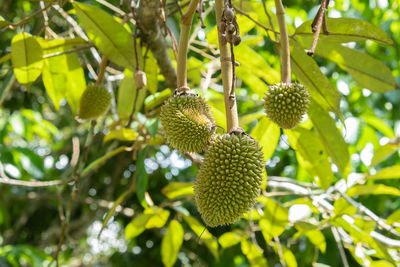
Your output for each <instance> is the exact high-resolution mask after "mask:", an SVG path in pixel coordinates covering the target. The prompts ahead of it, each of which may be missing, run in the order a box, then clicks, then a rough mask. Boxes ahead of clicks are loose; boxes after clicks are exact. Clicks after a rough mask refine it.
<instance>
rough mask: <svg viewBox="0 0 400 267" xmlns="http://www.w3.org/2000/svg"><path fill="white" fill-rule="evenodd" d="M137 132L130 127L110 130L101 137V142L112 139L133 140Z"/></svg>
mask: <svg viewBox="0 0 400 267" xmlns="http://www.w3.org/2000/svg"><path fill="white" fill-rule="evenodd" d="M138 136H139V134H138V133H137V132H135V131H134V130H132V129H128V128H121V129H118V130H111V131H110V132H109V133H108V134H107V135H106V136H105V137H104V139H103V142H104V143H105V142H107V141H110V140H113V139H117V140H121V141H133V140H135V139H136V137H138Z"/></svg>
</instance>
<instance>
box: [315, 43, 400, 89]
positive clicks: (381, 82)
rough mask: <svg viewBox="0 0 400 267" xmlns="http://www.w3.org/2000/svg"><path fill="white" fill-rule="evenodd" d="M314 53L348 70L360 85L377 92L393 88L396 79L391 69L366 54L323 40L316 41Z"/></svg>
mask: <svg viewBox="0 0 400 267" xmlns="http://www.w3.org/2000/svg"><path fill="white" fill-rule="evenodd" d="M315 53H316V54H317V55H319V56H321V57H324V58H326V59H328V60H330V61H333V62H335V63H336V64H338V65H339V67H340V68H342V69H343V70H345V71H347V72H349V73H350V74H351V75H352V76H353V78H354V80H355V81H356V82H357V83H358V84H359V85H360V86H361V87H365V88H368V89H370V90H371V91H374V92H379V93H384V92H386V91H390V90H393V89H395V86H396V81H395V79H394V78H393V75H392V72H391V70H390V69H389V68H388V67H387V66H386V65H385V64H383V63H382V61H380V60H378V59H375V58H373V57H372V56H370V55H368V54H365V53H362V52H359V51H356V50H353V49H350V48H347V47H344V46H342V45H340V44H338V43H330V42H326V41H323V40H319V41H318V46H317V49H316V50H315ZM355 58H356V59H357V60H354V59H355Z"/></svg>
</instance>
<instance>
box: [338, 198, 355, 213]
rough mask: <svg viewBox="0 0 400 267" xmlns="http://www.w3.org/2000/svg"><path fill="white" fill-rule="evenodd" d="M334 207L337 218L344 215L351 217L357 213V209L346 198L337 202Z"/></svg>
mask: <svg viewBox="0 0 400 267" xmlns="http://www.w3.org/2000/svg"><path fill="white" fill-rule="evenodd" d="M333 206H334V210H333V212H334V213H335V215H336V216H340V215H343V214H347V215H350V216H351V215H353V214H354V213H356V212H357V208H356V207H354V206H353V205H351V204H350V203H349V202H348V201H347V200H346V199H344V198H339V199H338V200H336V201H335V203H334V205H333Z"/></svg>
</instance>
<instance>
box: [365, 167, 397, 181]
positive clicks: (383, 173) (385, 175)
mask: <svg viewBox="0 0 400 267" xmlns="http://www.w3.org/2000/svg"><path fill="white" fill-rule="evenodd" d="M397 178H400V165H396V166H391V167H387V168H384V169H381V170H379V171H377V172H376V173H375V174H373V175H368V176H367V179H368V180H378V179H397Z"/></svg>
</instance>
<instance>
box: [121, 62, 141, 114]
mask: <svg viewBox="0 0 400 267" xmlns="http://www.w3.org/2000/svg"><path fill="white" fill-rule="evenodd" d="M124 75H125V77H124V78H123V79H122V81H121V83H120V85H119V88H118V102H117V108H118V113H119V116H120V117H121V118H123V119H127V118H129V116H130V114H131V113H132V109H133V106H134V105H135V103H136V106H135V113H136V112H138V111H139V110H140V109H141V108H142V106H143V103H144V97H145V96H146V93H147V92H146V88H142V89H140V90H139V92H137V88H136V85H135V81H134V79H133V73H132V71H130V70H129V69H125V71H124ZM136 95H137V99H136Z"/></svg>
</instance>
